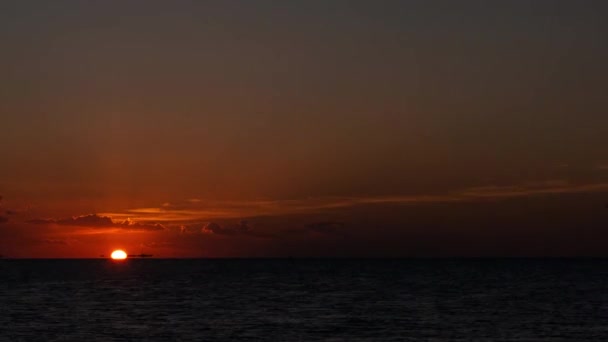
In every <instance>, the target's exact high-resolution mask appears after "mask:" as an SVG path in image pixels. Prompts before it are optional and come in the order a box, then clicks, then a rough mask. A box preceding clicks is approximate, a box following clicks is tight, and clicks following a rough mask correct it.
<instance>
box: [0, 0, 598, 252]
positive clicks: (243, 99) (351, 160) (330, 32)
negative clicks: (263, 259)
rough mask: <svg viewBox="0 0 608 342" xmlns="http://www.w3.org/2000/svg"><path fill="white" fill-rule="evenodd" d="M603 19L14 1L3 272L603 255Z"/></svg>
mask: <svg viewBox="0 0 608 342" xmlns="http://www.w3.org/2000/svg"><path fill="white" fill-rule="evenodd" d="M607 17H608V2H606V1H599V0H598V1H591V0H589V1H566V0H563V1H558V0H556V1H543V0H535V1H532V0H530V1H517V0H508V1H507V0H504V1H452V0H449V1H448V0H445V1H311V0H306V1H244V0H243V1H225V0H224V1H124V0H121V1H86V2H85V1H42V0H40V1H17V0H15V1H3V2H2V3H0V43H1V44H2V48H1V53H0V75H2V77H1V78H0V127H1V129H0V158H1V159H0V160H1V163H0V195H2V196H3V199H2V202H0V206H1V209H2V214H0V254H5V255H8V256H15V257H55V256H60V257H90V256H96V255H98V254H109V251H111V250H112V249H114V248H126V249H128V250H130V251H132V252H139V251H140V250H144V251H146V252H150V253H153V254H155V255H158V256H166V257H182V256H208V257H222V256H245V257H247V256H287V255H294V256H504V255H507V256H518V255H540V256H543V255H545V256H569V255H602V256H603V255H606V254H607V252H606V251H605V248H602V246H601V243H600V242H601V241H606V238H608V231H607V230H608V208H606V204H607V203H608V111H607V110H608V96H606V94H607V93H608V92H607V90H608V86H607V85H606V78H607V76H608V66H607V65H608V64H607V63H606V62H605V61H607V60H608V39H607V38H608V21H607V20H606V18H607Z"/></svg>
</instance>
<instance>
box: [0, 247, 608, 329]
mask: <svg viewBox="0 0 608 342" xmlns="http://www.w3.org/2000/svg"><path fill="white" fill-rule="evenodd" d="M0 341H608V261H607V260H592V259H588V260H580V259H579V260H576V259H573V260H568V259H479V260H473V259H438V260H408V259H374V260H366V259H350V260H335V259H314V260H299V259H294V260H287V259H285V260H272V259H270V260H264V259H253V260H205V259H198V260H197V259H191V260H175V259H174V260H171V259H166V260H163V259H130V260H127V261H126V262H113V261H111V260H105V259H98V260H94V259H90V260H0Z"/></svg>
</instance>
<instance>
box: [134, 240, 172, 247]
mask: <svg viewBox="0 0 608 342" xmlns="http://www.w3.org/2000/svg"><path fill="white" fill-rule="evenodd" d="M142 247H148V248H171V247H175V243H173V242H167V241H152V242H146V243H143V244H142Z"/></svg>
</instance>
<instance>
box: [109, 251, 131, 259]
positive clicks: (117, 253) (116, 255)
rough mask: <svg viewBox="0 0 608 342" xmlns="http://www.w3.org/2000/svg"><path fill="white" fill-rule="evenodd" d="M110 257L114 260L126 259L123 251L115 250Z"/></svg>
mask: <svg viewBox="0 0 608 342" xmlns="http://www.w3.org/2000/svg"><path fill="white" fill-rule="evenodd" d="M111 257H112V259H114V260H125V259H126V258H127V253H126V252H125V251H123V250H122V249H117V250H115V251H114V252H112V255H111Z"/></svg>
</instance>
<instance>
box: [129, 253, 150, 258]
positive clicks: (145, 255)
mask: <svg viewBox="0 0 608 342" xmlns="http://www.w3.org/2000/svg"><path fill="white" fill-rule="evenodd" d="M152 256H153V255H152V254H144V253H141V254H129V255H128V257H129V258H151V257H152Z"/></svg>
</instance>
